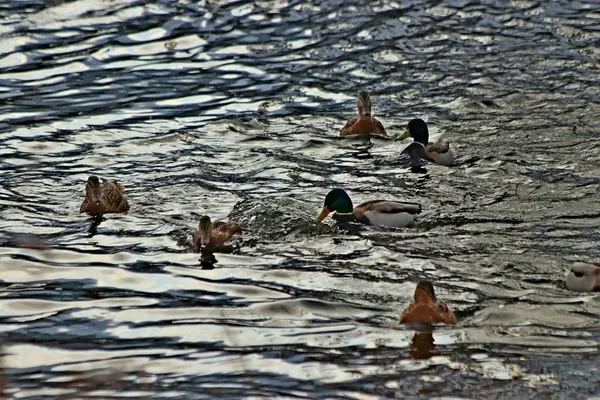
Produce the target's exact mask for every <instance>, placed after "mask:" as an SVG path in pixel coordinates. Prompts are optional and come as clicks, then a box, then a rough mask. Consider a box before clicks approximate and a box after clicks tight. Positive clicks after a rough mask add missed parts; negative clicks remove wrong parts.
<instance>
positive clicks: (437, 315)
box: [400, 281, 456, 325]
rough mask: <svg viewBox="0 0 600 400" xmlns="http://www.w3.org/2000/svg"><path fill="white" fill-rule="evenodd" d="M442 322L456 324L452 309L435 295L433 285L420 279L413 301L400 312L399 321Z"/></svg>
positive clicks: (402, 322)
mask: <svg viewBox="0 0 600 400" xmlns="http://www.w3.org/2000/svg"><path fill="white" fill-rule="evenodd" d="M411 322H421V323H429V324H433V323H440V322H441V323H444V324H448V325H454V324H456V316H455V315H454V311H452V309H451V308H450V307H448V306H447V305H446V303H444V302H443V301H438V300H437V299H436V297H435V292H434V290H433V285H432V284H431V282H429V281H420V282H419V283H418V284H417V287H416V289H415V295H414V299H413V301H411V302H410V304H409V305H408V307H406V309H405V310H404V311H403V312H402V315H401V317H400V323H401V324H404V323H411Z"/></svg>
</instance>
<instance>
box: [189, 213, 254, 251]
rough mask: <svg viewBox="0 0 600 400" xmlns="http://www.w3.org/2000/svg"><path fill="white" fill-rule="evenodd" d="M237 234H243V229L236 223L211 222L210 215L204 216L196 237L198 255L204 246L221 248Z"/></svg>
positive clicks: (201, 218)
mask: <svg viewBox="0 0 600 400" xmlns="http://www.w3.org/2000/svg"><path fill="white" fill-rule="evenodd" d="M236 234H238V235H241V234H242V228H241V227H240V225H239V224H237V223H236V222H211V220H210V217H209V216H208V215H203V216H202V217H200V222H199V223H198V229H197V230H196V232H195V235H194V243H195V244H196V253H197V252H199V251H200V248H201V247H203V246H204V247H219V246H221V245H223V244H224V243H225V242H227V241H229V240H230V239H231V238H232V237H233V235H236Z"/></svg>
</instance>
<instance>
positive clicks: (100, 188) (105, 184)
mask: <svg viewBox="0 0 600 400" xmlns="http://www.w3.org/2000/svg"><path fill="white" fill-rule="evenodd" d="M100 179H102V184H100ZM128 210H129V203H128V202H127V199H126V198H125V188H124V187H123V184H122V183H120V182H118V181H116V180H107V179H104V178H98V177H97V176H95V175H92V176H90V177H89V178H88V180H87V182H86V184H85V198H84V199H83V203H81V207H80V208H79V212H80V213H88V214H105V213H121V212H125V211H128Z"/></svg>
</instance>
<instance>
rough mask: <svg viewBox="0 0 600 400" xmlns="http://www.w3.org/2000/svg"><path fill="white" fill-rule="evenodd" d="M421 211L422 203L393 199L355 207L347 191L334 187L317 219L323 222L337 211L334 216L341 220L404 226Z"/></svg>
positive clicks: (368, 202) (367, 202) (372, 201)
mask: <svg viewBox="0 0 600 400" xmlns="http://www.w3.org/2000/svg"><path fill="white" fill-rule="evenodd" d="M421 211H422V208H421V205H420V204H417V203H409V202H400V201H392V200H370V201H366V202H364V203H361V204H359V205H358V206H356V207H354V208H353V207H352V200H351V199H350V196H348V194H347V193H346V191H344V190H343V189H333V190H332V191H330V192H329V193H328V194H327V196H326V197H325V204H324V205H323V209H322V210H321V213H320V214H319V215H318V216H317V221H319V222H321V221H323V219H325V217H327V216H328V215H329V214H330V213H332V212H335V214H333V215H332V218H333V219H335V220H336V221H340V222H360V223H363V224H367V225H377V226H390V227H396V228H402V227H405V226H407V225H409V224H410V223H411V222H413V221H414V220H415V219H417V217H418V215H419V214H420V213H421Z"/></svg>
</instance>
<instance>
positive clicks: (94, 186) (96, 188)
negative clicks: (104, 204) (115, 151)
mask: <svg viewBox="0 0 600 400" xmlns="http://www.w3.org/2000/svg"><path fill="white" fill-rule="evenodd" d="M101 194H102V188H101V186H100V179H98V177H97V176H94V175H92V176H90V177H89V178H88V180H87V183H86V184H85V196H86V197H87V198H88V199H90V200H91V201H92V202H93V203H94V204H96V205H99V204H100V201H101Z"/></svg>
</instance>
